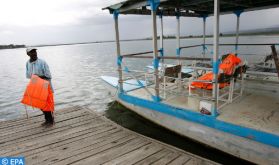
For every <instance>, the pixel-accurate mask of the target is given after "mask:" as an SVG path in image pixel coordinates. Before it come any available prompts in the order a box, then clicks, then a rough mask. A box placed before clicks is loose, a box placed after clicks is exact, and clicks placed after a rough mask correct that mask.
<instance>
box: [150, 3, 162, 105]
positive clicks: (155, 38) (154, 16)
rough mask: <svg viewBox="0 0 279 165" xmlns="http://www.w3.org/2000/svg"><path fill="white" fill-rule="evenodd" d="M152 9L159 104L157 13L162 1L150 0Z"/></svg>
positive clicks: (155, 74) (157, 99)
mask: <svg viewBox="0 0 279 165" xmlns="http://www.w3.org/2000/svg"><path fill="white" fill-rule="evenodd" d="M148 2H149V3H150V7H151V15H152V25H153V66H154V76H155V96H153V98H152V99H153V100H154V101H157V102H159V101H160V100H161V99H160V91H159V70H158V68H159V58H158V45H157V20H156V12H157V8H158V6H159V4H160V1H157V0H148Z"/></svg>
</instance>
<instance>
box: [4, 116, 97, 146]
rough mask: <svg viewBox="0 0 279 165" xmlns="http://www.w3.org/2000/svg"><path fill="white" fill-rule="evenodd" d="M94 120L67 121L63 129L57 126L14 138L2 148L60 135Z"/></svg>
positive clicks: (7, 141)
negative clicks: (55, 134)
mask: <svg viewBox="0 0 279 165" xmlns="http://www.w3.org/2000/svg"><path fill="white" fill-rule="evenodd" d="M93 120H96V119H87V120H84V118H78V119H76V120H68V121H65V123H66V124H65V123H63V125H62V126H61V127H58V126H55V127H51V128H44V129H42V130H41V129H40V130H38V131H35V132H33V134H32V135H29V134H27V135H22V136H21V137H14V138H12V139H6V141H3V142H1V143H0V147H3V146H7V145H16V144H18V143H23V142H26V141H28V140H32V139H35V138H38V137H46V136H47V135H51V134H53V133H58V132H60V133H61V131H65V130H67V129H71V128H73V127H76V126H80V125H84V124H90V123H92V122H93Z"/></svg>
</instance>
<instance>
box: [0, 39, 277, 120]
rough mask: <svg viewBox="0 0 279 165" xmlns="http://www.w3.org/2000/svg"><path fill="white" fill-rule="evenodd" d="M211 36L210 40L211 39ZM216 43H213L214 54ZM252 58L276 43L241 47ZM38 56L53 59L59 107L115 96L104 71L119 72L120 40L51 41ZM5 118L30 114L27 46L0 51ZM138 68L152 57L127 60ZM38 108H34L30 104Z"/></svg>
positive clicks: (193, 52)
mask: <svg viewBox="0 0 279 165" xmlns="http://www.w3.org/2000/svg"><path fill="white" fill-rule="evenodd" d="M211 41H212V40H211V39H207V42H208V43H211ZM221 42H223V43H233V42H234V38H231V37H226V38H221ZM278 42H279V37H278V36H256V37H255V36H251V37H249V36H248V37H240V43H278ZM199 43H201V39H185V40H182V41H181V45H182V46H184V45H193V44H199ZM121 48H122V53H123V54H125V53H134V52H138V51H149V50H152V41H150V40H149V41H132V42H123V43H122V44H121ZM165 50H166V54H167V55H175V40H166V41H165ZM211 50H212V47H208V52H207V53H208V56H211V53H212V52H211ZM233 50H234V47H222V48H221V50H220V53H222V54H224V53H227V52H229V51H233ZM244 52H245V53H246V56H245V57H244V58H245V59H247V60H248V61H252V58H253V60H256V59H259V58H260V57H259V56H255V55H254V54H268V53H270V48H269V47H268V46H266V47H250V48H249V47H247V46H245V47H241V49H240V53H244ZM182 54H183V56H201V48H200V47H199V48H191V49H184V50H183V51H182ZM38 56H39V58H42V59H44V60H46V61H47V63H48V64H49V66H50V70H51V72H52V76H53V85H54V88H55V100H56V109H61V108H63V107H69V106H71V105H81V106H88V107H89V108H91V109H93V110H95V111H104V110H105V109H106V107H107V103H108V102H110V101H112V100H111V98H110V97H108V95H107V93H106V92H104V90H105V87H104V86H103V85H102V81H101V80H100V78H99V77H100V76H102V75H117V74H116V73H117V72H116V62H115V61H116V58H115V45H114V43H97V44H85V45H68V46H51V47H40V48H38ZM0 57H1V61H0V80H1V81H0V121H1V120H6V119H13V118H17V117H19V116H21V115H23V114H25V110H24V106H23V105H21V104H20V100H21V98H22V94H23V91H24V88H25V86H26V84H27V83H28V80H27V79H26V78H25V63H26V61H27V60H28V56H27V55H26V53H25V49H11V50H0ZM125 63H126V64H127V65H128V66H131V68H134V69H142V68H144V67H143V66H145V65H147V64H151V60H141V61H140V62H139V61H136V60H130V62H129V63H127V61H125ZM29 110H30V112H32V110H31V109H29Z"/></svg>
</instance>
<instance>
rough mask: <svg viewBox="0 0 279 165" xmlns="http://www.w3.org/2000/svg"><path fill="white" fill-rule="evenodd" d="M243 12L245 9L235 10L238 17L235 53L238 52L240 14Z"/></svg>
mask: <svg viewBox="0 0 279 165" xmlns="http://www.w3.org/2000/svg"><path fill="white" fill-rule="evenodd" d="M242 12H243V10H237V11H234V14H235V15H236V17H237V21H236V32H235V54H237V53H238V41H239V25H240V15H241V13H242Z"/></svg>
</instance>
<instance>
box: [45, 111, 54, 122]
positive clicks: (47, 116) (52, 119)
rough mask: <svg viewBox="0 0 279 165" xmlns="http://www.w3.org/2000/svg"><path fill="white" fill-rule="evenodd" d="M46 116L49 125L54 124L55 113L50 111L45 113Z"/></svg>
mask: <svg viewBox="0 0 279 165" xmlns="http://www.w3.org/2000/svg"><path fill="white" fill-rule="evenodd" d="M43 113H44V115H45V119H46V122H47V123H53V122H54V117H53V113H52V112H50V111H47V112H46V111H43Z"/></svg>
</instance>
